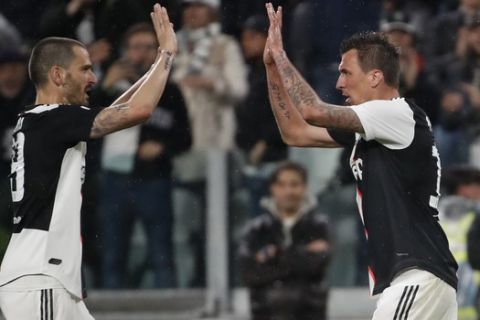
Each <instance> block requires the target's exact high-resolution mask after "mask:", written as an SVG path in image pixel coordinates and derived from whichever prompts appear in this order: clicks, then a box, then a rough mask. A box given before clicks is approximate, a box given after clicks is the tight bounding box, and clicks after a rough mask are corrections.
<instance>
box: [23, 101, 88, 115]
mask: <svg viewBox="0 0 480 320" xmlns="http://www.w3.org/2000/svg"><path fill="white" fill-rule="evenodd" d="M78 110H91V108H89V107H86V106H83V105H75V104H68V105H67V104H59V103H52V104H37V105H32V106H27V107H26V108H25V110H24V111H23V112H22V113H21V114H22V115H39V114H52V113H64V112H69V111H78Z"/></svg>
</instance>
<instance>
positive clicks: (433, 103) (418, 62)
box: [380, 11, 440, 125]
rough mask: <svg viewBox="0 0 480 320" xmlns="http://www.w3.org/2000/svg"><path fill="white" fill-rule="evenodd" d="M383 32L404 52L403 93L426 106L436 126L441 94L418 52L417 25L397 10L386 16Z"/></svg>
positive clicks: (401, 85) (401, 73)
mask: <svg viewBox="0 0 480 320" xmlns="http://www.w3.org/2000/svg"><path fill="white" fill-rule="evenodd" d="M380 31H382V32H384V33H385V34H386V35H387V37H388V39H389V41H390V42H392V43H393V45H395V46H396V47H397V48H398V49H399V52H400V87H399V90H400V95H401V96H402V97H405V98H408V99H412V100H413V101H415V102H416V103H417V104H418V105H419V106H422V108H423V109H424V111H425V113H426V114H427V115H428V117H429V118H430V121H431V123H432V125H436V123H437V118H438V113H439V109H440V106H439V104H440V102H439V100H438V98H437V97H438V94H439V93H438V92H437V90H436V88H435V87H434V86H433V85H432V84H431V83H430V81H429V79H428V76H427V74H426V72H425V68H424V59H423V56H422V55H420V53H419V52H418V51H417V48H416V44H417V41H416V40H417V36H416V29H415V26H414V25H413V24H412V23H411V21H410V19H409V16H408V15H407V14H406V13H404V12H401V11H395V12H392V13H391V14H389V15H385V16H384V17H383V19H382V20H381V21H380Z"/></svg>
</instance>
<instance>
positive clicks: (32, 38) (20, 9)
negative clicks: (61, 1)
mask: <svg viewBox="0 0 480 320" xmlns="http://www.w3.org/2000/svg"><path fill="white" fill-rule="evenodd" d="M51 1H52V0H35V1H31V0H2V1H0V13H1V14H2V15H3V16H4V17H5V18H6V19H7V20H8V21H9V22H10V23H11V24H12V25H13V26H14V27H15V28H16V29H17V30H18V31H19V32H20V35H21V37H22V38H23V39H24V40H25V42H26V44H27V45H33V44H34V43H35V42H36V41H37V40H39V38H40V37H41V34H40V30H39V24H40V20H41V18H42V16H43V13H44V10H45V7H46V6H47V5H48V4H49V3H50V2H51ZM0 30H2V27H0Z"/></svg>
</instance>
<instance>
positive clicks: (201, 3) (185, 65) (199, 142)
mask: <svg viewBox="0 0 480 320" xmlns="http://www.w3.org/2000/svg"><path fill="white" fill-rule="evenodd" d="M219 6H220V1H219V0H183V1H182V23H183V26H182V29H181V30H179V32H178V33H177V40H178V53H177V56H176V58H175V62H174V70H173V79H174V80H175V82H176V83H178V84H179V85H180V88H181V89H182V93H183V94H184V96H185V101H186V103H187V108H188V113H189V118H190V123H191V127H192V137H193V148H192V150H191V151H190V152H188V153H186V154H185V155H183V156H181V157H180V158H179V159H177V161H176V175H175V177H176V180H177V182H178V183H179V184H181V186H182V187H183V188H181V189H177V190H176V198H175V203H176V210H175V213H176V214H178V215H177V216H176V227H177V229H176V230H175V233H176V236H178V238H177V240H176V245H177V249H176V250H178V252H179V253H180V254H181V256H182V257H185V259H192V257H195V258H194V261H193V262H192V263H188V262H187V261H186V260H182V258H179V259H181V262H179V263H178V264H179V265H181V266H182V267H183V268H185V269H189V270H183V271H181V272H180V274H181V275H182V276H183V277H184V278H183V279H181V284H182V285H202V284H203V275H204V269H203V256H204V253H203V248H202V246H203V244H204V239H205V236H204V216H205V215H204V213H205V212H204V208H205V206H204V204H205V199H204V196H205V181H206V159H207V155H208V151H209V150H210V149H211V148H216V149H221V150H224V151H231V150H233V149H234V146H235V131H236V119H235V110H234V109H235V106H236V105H237V104H238V103H239V102H240V101H241V100H242V99H243V98H244V97H245V95H246V94H247V89H248V87H247V81H246V67H245V63H244V60H243V57H242V52H241V50H240V48H239V45H238V43H237V42H236V41H235V39H233V38H232V37H230V36H227V35H225V34H223V33H222V32H221V30H220V24H219V23H218V9H219ZM195 237H196V238H195Z"/></svg>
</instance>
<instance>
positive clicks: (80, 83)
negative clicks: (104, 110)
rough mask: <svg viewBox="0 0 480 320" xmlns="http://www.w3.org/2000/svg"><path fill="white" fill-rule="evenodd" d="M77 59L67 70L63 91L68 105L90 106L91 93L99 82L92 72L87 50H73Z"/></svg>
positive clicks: (79, 48) (77, 48) (76, 48)
mask: <svg viewBox="0 0 480 320" xmlns="http://www.w3.org/2000/svg"><path fill="white" fill-rule="evenodd" d="M73 52H74V55H75V58H74V59H73V60H72V63H71V64H70V66H69V67H68V68H67V69H66V70H65V71H66V74H65V80H64V85H63V87H62V89H63V90H64V95H65V97H66V100H67V102H68V103H71V104H79V105H88V100H89V96H90V91H91V90H92V88H93V86H94V85H95V83H96V82H97V77H96V76H95V74H94V73H93V70H92V62H91V61H90V55H89V54H88V51H87V50H86V49H85V48H82V47H80V46H75V47H74V48H73Z"/></svg>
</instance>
